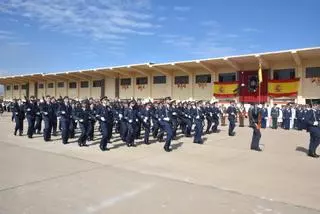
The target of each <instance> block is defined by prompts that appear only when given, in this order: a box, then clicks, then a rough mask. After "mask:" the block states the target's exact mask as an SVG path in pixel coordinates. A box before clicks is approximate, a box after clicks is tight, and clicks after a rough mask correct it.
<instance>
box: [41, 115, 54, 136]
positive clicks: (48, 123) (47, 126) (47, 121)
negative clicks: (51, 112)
mask: <svg viewBox="0 0 320 214" xmlns="http://www.w3.org/2000/svg"><path fill="white" fill-rule="evenodd" d="M43 120H44V129H43V139H44V141H49V140H51V130H52V120H51V118H48V117H45V118H43Z"/></svg>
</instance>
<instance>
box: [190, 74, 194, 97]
mask: <svg viewBox="0 0 320 214" xmlns="http://www.w3.org/2000/svg"><path fill="white" fill-rule="evenodd" d="M189 78H190V87H191V98H192V99H193V98H194V87H193V86H194V73H193V72H191V75H190V76H189Z"/></svg>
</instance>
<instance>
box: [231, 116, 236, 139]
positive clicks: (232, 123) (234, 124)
mask: <svg viewBox="0 0 320 214" xmlns="http://www.w3.org/2000/svg"><path fill="white" fill-rule="evenodd" d="M235 127H236V122H235V119H233V118H229V135H233V130H234V128H235Z"/></svg>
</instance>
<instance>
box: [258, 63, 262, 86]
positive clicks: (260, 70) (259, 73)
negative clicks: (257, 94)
mask: <svg viewBox="0 0 320 214" xmlns="http://www.w3.org/2000/svg"><path fill="white" fill-rule="evenodd" d="M258 78H259V84H260V83H262V68H261V62H260V63H259V71H258Z"/></svg>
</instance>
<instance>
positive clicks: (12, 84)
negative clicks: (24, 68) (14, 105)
mask: <svg viewBox="0 0 320 214" xmlns="http://www.w3.org/2000/svg"><path fill="white" fill-rule="evenodd" d="M13 86H14V84H12V85H11V98H12V100H13Z"/></svg>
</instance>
